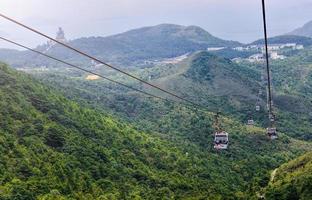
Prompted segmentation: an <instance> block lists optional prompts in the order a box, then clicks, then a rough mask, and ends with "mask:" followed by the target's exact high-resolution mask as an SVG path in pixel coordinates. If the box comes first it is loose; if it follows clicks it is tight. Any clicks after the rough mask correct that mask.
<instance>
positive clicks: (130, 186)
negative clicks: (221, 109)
mask: <svg viewBox="0 0 312 200" xmlns="http://www.w3.org/2000/svg"><path fill="white" fill-rule="evenodd" d="M0 76H1V79H0V80H1V82H0V92H1V95H0V98H1V101H0V102H1V105H0V119H1V120H0V133H1V134H0V135H1V138H0V152H1V153H0V156H1V171H0V180H1V184H0V191H1V192H0V197H1V198H3V199H36V198H39V199H52V197H54V199H61V198H74V199H76V198H78V199H96V198H102V199H103V198H104V199H105V198H111V199H114V198H116V199H120V198H122V199H134V198H137V199H140V198H141V199H157V198H159V199H166V198H167V199H170V198H173V199H201V198H204V199H216V198H219V199H233V198H238V197H241V198H243V197H246V196H248V195H249V194H248V192H245V191H246V190H251V191H253V190H254V189H256V188H257V187H259V186H258V185H259V184H260V183H259V180H263V181H264V183H266V181H265V180H266V178H265V177H267V170H269V169H273V168H274V167H277V166H278V165H280V164H281V163H283V162H285V161H287V160H288V159H290V158H293V157H294V156H296V155H298V154H300V153H302V152H305V151H307V150H309V149H311V148H312V147H311V145H310V144H308V143H303V142H299V141H296V140H293V139H290V138H288V137H285V136H282V137H281V139H280V140H278V141H276V142H274V144H273V143H272V142H269V140H268V139H267V138H266V136H265V133H264V130H263V129H260V128H247V127H245V126H244V125H241V124H240V123H238V122H237V121H235V120H231V119H226V118H224V120H223V121H224V124H223V126H224V128H226V129H227V130H228V131H229V132H230V134H231V147H230V151H228V152H224V153H217V152H215V151H214V150H213V149H212V143H211V141H212V136H211V133H212V132H213V130H212V127H211V126H212V118H213V117H212V115H211V113H206V114H205V113H202V114H198V113H194V111H192V109H188V108H184V107H181V106H178V105H176V106H173V105H166V104H165V103H162V102H154V103H153V104H146V103H145V105H144V104H136V103H135V101H138V100H139V99H141V98H138V96H137V95H136V94H133V96H132V97H131V98H132V104H131V105H132V106H135V105H138V106H142V107H144V108H145V109H152V110H157V111H158V112H160V113H159V115H158V116H159V117H158V120H161V121H162V123H159V125H160V124H162V125H161V126H160V127H159V128H161V129H162V130H163V131H160V132H159V133H157V132H154V131H151V130H153V128H152V127H153V126H154V123H153V121H152V120H151V121H150V122H148V121H146V122H147V123H146V125H145V127H146V128H150V131H149V132H150V133H149V134H146V133H143V132H141V131H140V132H138V131H136V130H135V129H134V128H133V127H131V126H129V125H127V124H124V123H120V122H118V121H117V120H115V119H114V118H112V117H110V116H108V115H107V114H103V113H102V112H101V113H100V112H96V111H94V110H92V109H88V108H83V107H81V106H79V105H78V104H77V103H74V102H71V101H69V100H67V99H65V98H64V97H62V96H61V95H59V94H56V93H55V92H52V91H51V89H49V88H48V87H45V86H42V85H40V84H39V83H38V82H36V81H33V80H32V79H31V78H30V77H28V76H25V75H22V74H19V73H17V72H14V71H12V70H10V69H8V68H7V67H6V66H4V65H1V70H0ZM74 88H75V87H74ZM74 88H73V87H72V89H74ZM120 97H121V96H120ZM126 98H130V97H126ZM143 102H144V101H143ZM145 102H147V101H145ZM129 103H130V102H129ZM115 104H116V102H115ZM152 106H154V107H152ZM128 108H129V107H128ZM102 110H103V109H102ZM163 111H164V112H167V114H164V113H161V112H163ZM154 113H155V112H152V113H150V114H154ZM160 116H161V117H160ZM141 117H142V118H141V119H142V120H143V117H144V116H143V113H142V116H141ZM155 118H157V116H155ZM138 119H139V118H138ZM145 119H149V117H148V116H146V117H145ZM158 122H159V121H158ZM137 125H138V124H137ZM137 125H136V126H137ZM142 125H143V124H142ZM181 125H182V126H181ZM154 130H157V129H154ZM158 130H160V129H158ZM255 143H256V144H257V145H255ZM255 172H256V174H255ZM261 177H262V178H261ZM251 183H252V185H251ZM260 186H261V184H260ZM156 197H157V198H156Z"/></svg>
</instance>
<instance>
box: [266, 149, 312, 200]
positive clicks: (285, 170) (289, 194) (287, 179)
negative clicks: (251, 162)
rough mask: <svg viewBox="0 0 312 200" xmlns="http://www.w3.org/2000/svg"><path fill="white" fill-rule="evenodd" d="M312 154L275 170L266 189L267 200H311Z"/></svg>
mask: <svg viewBox="0 0 312 200" xmlns="http://www.w3.org/2000/svg"><path fill="white" fill-rule="evenodd" d="M311 197H312V152H310V153H307V154H305V155H303V156H301V157H299V158H297V159H295V160H293V161H291V162H289V163H286V164H284V165H282V166H281V167H280V168H277V169H276V170H275V171H274V172H273V173H272V177H271V181H270V183H269V186H268V187H267V189H266V198H267V199H278V200H287V199H311Z"/></svg>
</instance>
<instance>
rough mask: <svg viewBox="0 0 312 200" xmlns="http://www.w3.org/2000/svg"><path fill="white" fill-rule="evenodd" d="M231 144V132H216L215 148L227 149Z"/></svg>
mask: <svg viewBox="0 0 312 200" xmlns="http://www.w3.org/2000/svg"><path fill="white" fill-rule="evenodd" d="M228 144H229V134H228V133H227V132H224V131H222V132H220V133H218V132H217V133H215V139H214V148H215V149H227V148H228Z"/></svg>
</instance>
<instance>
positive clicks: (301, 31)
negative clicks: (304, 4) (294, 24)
mask: <svg viewBox="0 0 312 200" xmlns="http://www.w3.org/2000/svg"><path fill="white" fill-rule="evenodd" d="M288 35H300V36H306V37H312V21H309V22H308V23H306V24H304V25H303V26H302V27H300V28H297V29H295V30H294V31H292V32H290V33H288Z"/></svg>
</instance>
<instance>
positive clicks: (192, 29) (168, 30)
mask: <svg viewBox="0 0 312 200" xmlns="http://www.w3.org/2000/svg"><path fill="white" fill-rule="evenodd" d="M69 45H71V46H74V47H76V48H79V49H81V50H82V51H84V52H87V53H89V54H91V55H94V56H96V57H98V58H100V59H103V60H105V61H107V62H111V63H117V64H121V65H131V64H134V63H136V62H137V61H142V60H156V59H163V58H171V57H176V56H180V55H183V54H185V53H189V52H194V51H198V50H205V49H207V48H209V47H233V46H239V45H240V43H239V42H234V41H227V40H222V39H219V38H217V37H214V36H212V35H211V34H210V33H208V32H207V31H205V30H204V29H202V28H200V27H197V26H180V25H173V24H161V25H157V26H152V27H144V28H139V29H135V30H131V31H128V32H125V33H121V34H118V35H113V36H109V37H89V38H80V39H76V40H73V41H70V42H69ZM37 49H38V50H41V51H45V50H46V49H47V45H42V46H39V47H38V48H37ZM11 53H14V56H10V55H11V54H10V52H9V53H8V52H7V51H4V50H2V51H0V60H4V61H6V62H8V63H10V64H12V65H14V66H25V65H28V64H29V65H32V66H34V65H56V64H55V63H54V62H51V61H48V60H47V59H46V58H43V57H42V56H38V55H34V54H29V52H28V51H22V52H19V53H16V52H11ZM46 53H49V54H51V55H55V56H57V57H59V58H61V59H66V60H67V61H72V62H75V63H80V64H89V63H90V60H87V59H85V58H83V57H81V56H80V55H78V54H77V53H74V52H72V51H70V50H67V49H65V48H63V47H61V46H60V45H55V46H53V47H52V48H50V49H49V50H48V51H47V52H46ZM8 54H9V56H8ZM12 57H13V58H12Z"/></svg>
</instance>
